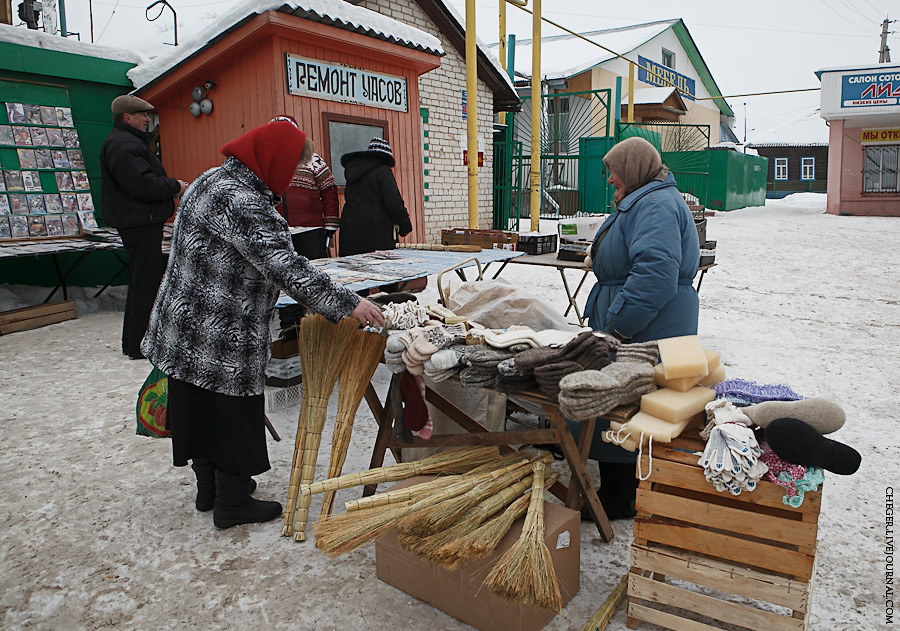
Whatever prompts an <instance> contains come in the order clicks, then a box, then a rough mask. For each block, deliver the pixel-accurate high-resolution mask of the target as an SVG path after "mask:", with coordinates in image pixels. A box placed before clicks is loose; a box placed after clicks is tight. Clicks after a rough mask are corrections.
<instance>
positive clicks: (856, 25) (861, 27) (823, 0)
mask: <svg viewBox="0 0 900 631" xmlns="http://www.w3.org/2000/svg"><path fill="white" fill-rule="evenodd" d="M820 2H821V3H822V4H824V5H825V6H826V7H827V8H828V9H830V10H831V11H833V12H834V13H835V15H837V16H838V17H839V18H841V19H842V20H845V21H847V22H849V23H850V24H852V25H853V26H855V27H856V28H858V29H859V30H861V31H864V32H866V33H868V32H869V29H868V28H867V27H863V26H860V25H859V24H857V23H856V22H854V21H853V20H851V19H850V18H848V17H847V16H846V15H844V14H843V13H841V12H840V11H838V10H837V9H835V8H834V7H833V6H831V5H830V4H828V3H827V2H825V0H820Z"/></svg>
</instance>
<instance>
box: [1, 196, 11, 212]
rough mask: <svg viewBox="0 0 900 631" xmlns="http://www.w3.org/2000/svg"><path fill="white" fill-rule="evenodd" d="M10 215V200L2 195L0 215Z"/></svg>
mask: <svg viewBox="0 0 900 631" xmlns="http://www.w3.org/2000/svg"><path fill="white" fill-rule="evenodd" d="M8 214H9V200H8V199H7V198H6V195H0V215H8Z"/></svg>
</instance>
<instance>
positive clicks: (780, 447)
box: [766, 418, 862, 475]
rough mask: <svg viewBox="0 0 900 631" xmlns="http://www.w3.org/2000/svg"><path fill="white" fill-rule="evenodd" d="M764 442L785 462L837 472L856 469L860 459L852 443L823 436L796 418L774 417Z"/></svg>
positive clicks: (846, 472)
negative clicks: (850, 444)
mask: <svg viewBox="0 0 900 631" xmlns="http://www.w3.org/2000/svg"><path fill="white" fill-rule="evenodd" d="M766 442H768V443H769V447H771V448H772V451H773V452H775V455H776V456H778V457H779V458H781V459H782V460H784V461H785V462H790V463H791V464H800V465H803V466H806V467H821V468H823V469H825V470H826V471H831V472H832V473H837V474H839V475H851V474H853V473H856V470H857V469H859V465H860V462H861V461H862V456H860V454H859V452H858V451H856V450H855V449H853V447H850V446H849V445H845V444H844V443H839V442H837V441H836V440H831V439H830V438H825V437H824V436H822V435H821V434H820V433H819V432H818V431H817V430H816V429H815V428H814V427H812V426H811V425H810V424H809V423H805V422H804V421H801V420H800V419H796V418H777V419H775V420H774V421H772V422H771V423H769V425H768V427H766Z"/></svg>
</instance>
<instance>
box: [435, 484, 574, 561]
mask: <svg viewBox="0 0 900 631" xmlns="http://www.w3.org/2000/svg"><path fill="white" fill-rule="evenodd" d="M558 479H559V474H558V473H556V472H553V473H551V474H550V475H549V476H548V477H547V480H546V486H548V487H549V486H552V485H553V484H554V483H555V482H556V480H558ZM528 480H529V481H530V482H532V483H533V481H534V478H533V477H530V478H528ZM529 486H531V485H530V484H529ZM530 502H531V489H530V488H529V489H528V491H527V492H526V493H525V495H523V496H522V497H519V498H517V499H515V501H513V503H512V504H509V506H507V507H506V509H505V510H504V511H503V513H502V514H501V515H500V516H499V517H497V518H496V519H492V520H491V521H488V522H486V523H483V524H481V525H480V526H478V527H477V528H475V529H474V530H472V531H471V532H469V533H467V534H465V535H463V536H461V537H460V538H459V539H457V540H456V541H453V542H450V543H448V544H445V545H444V546H442V547H441V548H439V549H438V550H437V551H436V552H435V553H434V555H433V558H434V559H435V560H436V563H437V564H438V565H441V566H442V567H444V568H446V569H448V570H453V569H456V568H457V567H459V566H460V565H462V564H463V563H464V562H465V561H470V560H474V559H481V558H484V557H486V556H488V555H489V554H490V553H491V552H493V551H494V549H495V548H496V547H497V546H498V545H499V544H500V542H501V541H502V540H503V537H505V536H506V533H507V532H509V529H510V528H512V525H513V523H514V522H515V521H516V520H517V519H518V518H519V517H521V516H522V515H524V514H525V511H526V510H528V505H529V503H530Z"/></svg>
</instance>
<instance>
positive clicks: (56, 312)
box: [0, 300, 78, 335]
mask: <svg viewBox="0 0 900 631" xmlns="http://www.w3.org/2000/svg"><path fill="white" fill-rule="evenodd" d="M77 317H78V309H77V308H76V306H75V301H74V300H64V301H61V302H50V303H47V304H45V305H38V306H36V307H24V308H22V309H13V310H12V311H3V312H0V335H6V334H7V333H15V332H16V331H27V330H28V329H36V328H38V327H40V326H45V325H47V324H56V323H57V322H64V321H65V320H74V319H75V318H77Z"/></svg>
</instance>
